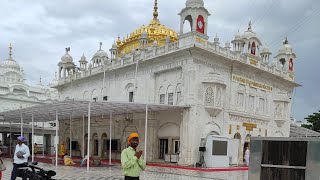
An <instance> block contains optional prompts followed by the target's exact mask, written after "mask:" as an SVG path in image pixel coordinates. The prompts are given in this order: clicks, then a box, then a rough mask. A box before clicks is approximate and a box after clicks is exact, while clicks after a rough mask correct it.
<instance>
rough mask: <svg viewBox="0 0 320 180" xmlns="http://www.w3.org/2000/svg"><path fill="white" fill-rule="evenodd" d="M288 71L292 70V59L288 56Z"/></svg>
mask: <svg viewBox="0 0 320 180" xmlns="http://www.w3.org/2000/svg"><path fill="white" fill-rule="evenodd" d="M289 71H293V59H292V58H290V60H289Z"/></svg>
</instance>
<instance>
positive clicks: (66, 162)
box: [63, 153, 75, 166]
mask: <svg viewBox="0 0 320 180" xmlns="http://www.w3.org/2000/svg"><path fill="white" fill-rule="evenodd" d="M63 161H64V165H66V166H73V165H74V164H75V163H74V162H73V161H72V159H71V157H70V156H68V154H67V153H66V155H65V156H64V157H63Z"/></svg>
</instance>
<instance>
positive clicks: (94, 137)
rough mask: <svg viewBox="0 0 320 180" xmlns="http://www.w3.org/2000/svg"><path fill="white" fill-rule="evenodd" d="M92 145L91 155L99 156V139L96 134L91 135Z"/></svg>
mask: <svg viewBox="0 0 320 180" xmlns="http://www.w3.org/2000/svg"><path fill="white" fill-rule="evenodd" d="M92 140H93V141H92V143H93V145H92V147H93V151H92V152H93V153H92V154H93V155H94V156H98V155H99V139H98V134H97V133H94V134H93V135H92Z"/></svg>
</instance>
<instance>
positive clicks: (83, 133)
mask: <svg viewBox="0 0 320 180" xmlns="http://www.w3.org/2000/svg"><path fill="white" fill-rule="evenodd" d="M84 127H85V124H84V114H83V115H82V158H84V156H85V153H84V146H85V145H84V144H85V142H84V136H85V132H84Z"/></svg>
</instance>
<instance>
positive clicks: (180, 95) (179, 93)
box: [176, 84, 182, 104]
mask: <svg viewBox="0 0 320 180" xmlns="http://www.w3.org/2000/svg"><path fill="white" fill-rule="evenodd" d="M176 94H177V102H176V104H180V103H181V100H182V99H181V98H182V87H181V84H178V85H177V87H176Z"/></svg>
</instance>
